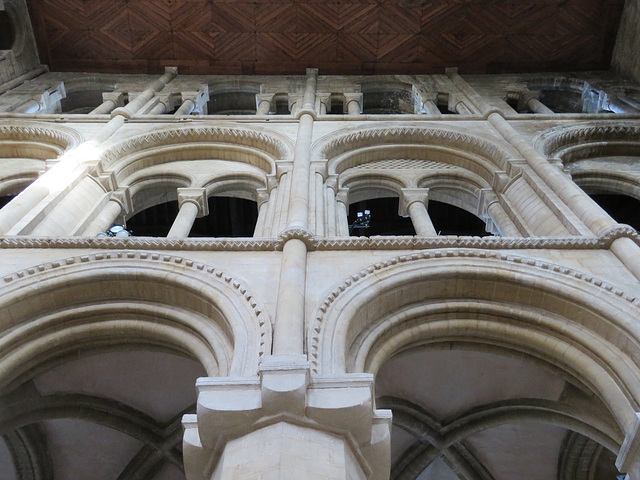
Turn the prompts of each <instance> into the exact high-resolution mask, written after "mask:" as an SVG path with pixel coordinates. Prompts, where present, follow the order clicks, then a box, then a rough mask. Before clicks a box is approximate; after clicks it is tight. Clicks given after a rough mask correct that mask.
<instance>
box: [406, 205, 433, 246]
mask: <svg viewBox="0 0 640 480" xmlns="http://www.w3.org/2000/svg"><path fill="white" fill-rule="evenodd" d="M407 210H408V211H409V215H410V216H411V223H413V228H414V229H415V230H416V234H417V235H418V236H419V237H435V236H437V235H438V232H436V229H435V227H434V226H433V223H432V222H431V218H430V217H429V213H428V212H427V207H425V205H424V203H422V202H411V203H410V204H409V206H408V207H407Z"/></svg>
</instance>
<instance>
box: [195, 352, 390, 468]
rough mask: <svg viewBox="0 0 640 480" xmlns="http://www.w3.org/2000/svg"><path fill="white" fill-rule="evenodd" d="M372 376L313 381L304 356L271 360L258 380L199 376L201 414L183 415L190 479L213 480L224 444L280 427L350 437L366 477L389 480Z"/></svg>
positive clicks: (384, 427) (383, 415)
mask: <svg viewBox="0 0 640 480" xmlns="http://www.w3.org/2000/svg"><path fill="white" fill-rule="evenodd" d="M373 383H374V379H373V375H371V374H347V375H343V376H341V377H338V378H333V377H332V378H322V377H316V378H312V377H311V375H310V368H309V363H308V361H307V358H306V356H305V355H272V356H268V357H266V358H265V359H264V360H263V361H262V363H261V366H260V371H259V377H257V378H256V377H237V378H202V379H199V380H198V382H197V383H196V387H197V389H198V392H199V393H198V407H197V415H185V416H184V417H183V426H184V428H185V434H184V440H183V451H184V461H185V472H186V474H187V478H189V479H190V480H196V479H198V480H204V479H209V478H211V476H212V474H213V472H214V470H215V468H216V463H217V462H218V459H220V457H221V455H222V453H223V452H224V449H225V447H226V444H227V443H228V442H229V441H230V440H232V439H236V438H241V437H243V436H245V435H247V434H250V433H252V432H255V431H257V430H259V429H261V428H263V427H264V426H267V425H271V424H273V423H276V422H289V423H293V424H295V425H298V426H301V427H303V428H310V429H313V430H320V431H324V432H328V433H331V434H332V435H338V436H341V437H343V438H345V439H348V441H349V442H350V443H349V444H350V445H352V448H354V451H355V454H356V458H358V462H359V463H360V467H361V468H362V471H363V472H364V474H365V476H366V478H368V479H371V480H382V479H386V478H387V476H388V474H389V458H390V430H391V412H390V411H388V410H376V409H375V407H374V396H373Z"/></svg>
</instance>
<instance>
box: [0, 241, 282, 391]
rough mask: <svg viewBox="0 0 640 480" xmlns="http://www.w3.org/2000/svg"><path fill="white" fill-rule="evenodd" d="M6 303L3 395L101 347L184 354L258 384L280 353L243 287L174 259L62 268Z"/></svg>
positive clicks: (18, 279) (12, 284)
mask: <svg viewBox="0 0 640 480" xmlns="http://www.w3.org/2000/svg"><path fill="white" fill-rule="evenodd" d="M0 293H1V295H0V297H1V298H2V302H1V303H0V312H1V313H0V318H2V319H3V321H2V325H1V327H2V330H3V332H4V334H3V336H2V340H0V343H2V345H3V346H2V351H3V358H2V360H0V365H2V368H0V370H1V371H2V373H0V384H2V385H8V384H10V383H12V382H14V381H15V380H16V379H17V378H18V377H19V376H20V375H24V374H25V373H26V372H28V371H30V370H32V371H37V369H38V368H39V367H38V366H39V365H41V364H42V362H46V360H47V359H48V358H49V359H53V360H54V361H55V359H56V358H60V356H61V355H63V354H64V352H65V351H66V352H69V351H76V350H78V349H79V348H80V349H89V348H91V346H92V342H94V343H95V344H96V345H98V346H100V347H101V348H104V347H107V346H109V345H112V346H113V345H114V344H115V345H118V344H120V343H124V344H131V343H137V344H140V342H142V343H147V344H149V345H156V346H157V347H159V348H166V349H170V350H171V349H172V350H175V351H178V352H180V351H182V352H184V353H187V354H188V355H190V356H193V357H195V358H197V359H198V360H199V361H200V362H201V363H202V364H203V365H204V366H205V368H206V369H207V371H208V372H212V373H213V372H215V374H217V375H254V374H255V373H256V372H257V368H258V363H259V361H260V358H261V357H262V356H263V355H264V354H265V353H267V352H269V351H270V348H271V347H270V345H271V321H270V319H269V314H268V313H267V312H266V310H265V309H264V308H263V306H262V305H261V304H260V303H259V301H258V300H257V299H256V298H255V297H254V296H253V295H252V294H251V293H250V291H249V288H248V287H247V285H246V284H245V283H244V282H243V281H240V280H238V279H235V278H233V277H232V276H230V275H229V274H227V273H225V272H223V271H222V270H220V269H218V268H216V267H214V266H211V265H206V264H203V263H200V262H196V261H193V260H190V259H185V258H182V257H177V256H174V255H168V254H166V255H165V254H159V253H158V254H156V253H147V252H137V251H136V252H134V251H115V252H107V253H96V254H91V255H84V256H78V257H70V258H66V259H61V260H56V261H53V262H49V263H47V264H42V265H38V266H34V267H30V268H28V269H26V270H22V271H19V272H15V273H14V274H11V275H8V276H5V277H4V285H3V287H2V288H1V289H0ZM49 366H50V365H49Z"/></svg>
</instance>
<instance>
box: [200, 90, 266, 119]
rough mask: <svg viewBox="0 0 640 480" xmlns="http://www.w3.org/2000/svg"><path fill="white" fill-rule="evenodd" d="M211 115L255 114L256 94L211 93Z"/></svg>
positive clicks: (209, 104)
mask: <svg viewBox="0 0 640 480" xmlns="http://www.w3.org/2000/svg"><path fill="white" fill-rule="evenodd" d="M207 113H208V114H209V115H255V114H256V94H255V93H253V92H226V93H214V94H211V95H209V101H208V102H207Z"/></svg>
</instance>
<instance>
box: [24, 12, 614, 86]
mask: <svg viewBox="0 0 640 480" xmlns="http://www.w3.org/2000/svg"><path fill="white" fill-rule="evenodd" d="M28 4H29V8H30V13H31V20H32V23H33V26H34V30H35V34H36V40H37V43H38V46H39V50H40V55H41V61H42V62H43V63H46V64H48V65H49V67H50V68H51V70H52V71H87V72H112V73H156V72H159V71H161V70H162V68H163V67H164V66H167V65H177V66H178V67H179V71H180V72H181V73H183V74H300V73H303V72H304V69H305V68H306V67H310V66H315V67H319V68H320V72H321V73H323V74H385V73H395V74H428V73H442V72H443V70H444V68H446V67H452V66H457V67H459V69H460V72H461V73H505V72H541V71H569V70H597V69H607V68H608V66H609V61H610V57H611V51H612V48H613V44H614V41H615V36H616V31H617V28H618V24H619V22H620V16H621V12H622V7H623V4H624V0H377V1H376V0H341V1H331V0H328V1H327V0H315V1H300V0H224V1H218V0H28Z"/></svg>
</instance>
